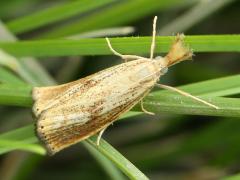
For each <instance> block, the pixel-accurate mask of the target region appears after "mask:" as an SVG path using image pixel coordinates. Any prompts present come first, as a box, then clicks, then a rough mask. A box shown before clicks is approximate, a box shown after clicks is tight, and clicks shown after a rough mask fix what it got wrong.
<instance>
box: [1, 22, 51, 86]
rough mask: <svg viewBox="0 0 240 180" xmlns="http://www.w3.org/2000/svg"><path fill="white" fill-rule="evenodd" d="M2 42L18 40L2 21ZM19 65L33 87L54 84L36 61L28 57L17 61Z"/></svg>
mask: <svg viewBox="0 0 240 180" xmlns="http://www.w3.org/2000/svg"><path fill="white" fill-rule="evenodd" d="M0 31H1V33H0V40H1V41H9V42H14V41H17V38H16V37H15V36H14V35H13V34H12V33H11V32H9V31H8V29H7V28H6V27H5V25H4V24H3V23H2V22H1V21H0ZM17 63H18V65H19V68H20V69H19V72H20V73H21V75H22V76H24V77H25V80H27V81H28V82H29V83H31V84H33V85H42V84H45V85H50V84H53V82H54V81H53V79H52V77H51V76H50V75H49V74H48V73H47V72H46V71H45V70H44V69H43V68H42V66H41V65H40V64H39V63H38V62H37V61H36V59H34V58H31V57H28V58H22V59H17Z"/></svg>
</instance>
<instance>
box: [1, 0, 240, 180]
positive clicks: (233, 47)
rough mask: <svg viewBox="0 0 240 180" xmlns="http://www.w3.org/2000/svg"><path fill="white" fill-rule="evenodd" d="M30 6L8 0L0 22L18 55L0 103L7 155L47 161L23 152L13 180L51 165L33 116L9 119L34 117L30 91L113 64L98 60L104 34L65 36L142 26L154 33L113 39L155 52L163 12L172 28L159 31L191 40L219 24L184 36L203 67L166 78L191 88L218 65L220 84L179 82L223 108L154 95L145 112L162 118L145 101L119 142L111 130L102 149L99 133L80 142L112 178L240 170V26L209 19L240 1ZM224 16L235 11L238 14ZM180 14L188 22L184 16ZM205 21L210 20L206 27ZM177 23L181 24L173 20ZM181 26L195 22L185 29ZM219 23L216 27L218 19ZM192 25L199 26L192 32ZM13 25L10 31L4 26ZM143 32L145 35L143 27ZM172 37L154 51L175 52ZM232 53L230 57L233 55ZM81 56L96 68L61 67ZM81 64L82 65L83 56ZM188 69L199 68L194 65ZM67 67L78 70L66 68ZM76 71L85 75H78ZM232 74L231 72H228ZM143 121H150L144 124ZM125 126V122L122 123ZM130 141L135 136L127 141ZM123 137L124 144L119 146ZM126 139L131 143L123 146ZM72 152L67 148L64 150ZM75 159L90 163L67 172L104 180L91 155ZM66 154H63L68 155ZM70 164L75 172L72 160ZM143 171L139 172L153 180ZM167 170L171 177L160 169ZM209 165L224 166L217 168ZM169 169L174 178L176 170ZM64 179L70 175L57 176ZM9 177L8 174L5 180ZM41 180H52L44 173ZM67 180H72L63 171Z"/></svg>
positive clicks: (5, 72) (104, 49)
mask: <svg viewBox="0 0 240 180" xmlns="http://www.w3.org/2000/svg"><path fill="white" fill-rule="evenodd" d="M22 3H23V5H24V7H23V6H19V2H18V1H17V0H13V1H12V2H11V3H10V2H9V3H7V2H4V3H3V2H1V3H0V5H1V6H0V10H1V9H2V11H1V13H0V15H1V17H4V18H5V19H4V18H3V22H4V23H3V24H0V30H1V32H3V33H2V34H0V38H4V39H5V41H1V42H0V49H1V50H4V51H5V52H7V53H9V55H11V56H12V57H14V58H15V57H16V58H15V59H14V60H15V63H16V64H15V65H16V67H17V68H11V67H12V66H10V65H11V62H10V60H9V62H8V60H6V62H7V63H5V62H4V64H3V63H2V64H1V65H2V66H1V67H0V104H1V105H2V107H1V109H0V112H1V115H2V119H3V120H2V119H1V120H2V122H1V128H2V129H3V130H4V131H5V132H2V133H1V134H0V154H1V155H2V156H6V157H11V153H10V152H12V151H14V150H20V151H23V152H29V153H35V154H38V155H39V157H40V158H37V160H36V158H33V157H32V156H30V155H29V154H28V156H21V155H19V156H17V158H16V159H14V160H13V164H17V163H16V162H20V163H19V164H20V165H19V166H18V167H17V166H15V167H13V169H14V168H15V169H14V170H12V171H8V172H7V173H5V174H6V175H5V176H6V177H9V176H11V177H16V179H19V177H21V178H22V179H24V178H25V179H26V178H28V179H30V178H31V177H30V175H31V172H33V169H34V168H39V166H38V163H36V162H40V160H43V157H44V155H46V151H45V149H44V148H43V146H42V145H41V143H39V141H38V139H37V137H36V136H35V132H34V129H35V128H34V123H33V122H34V120H32V119H31V120H30V121H28V122H26V123H23V124H25V126H24V125H23V126H22V127H20V128H19V126H18V125H17V124H18V122H21V121H23V120H24V117H25V116H23V117H22V116H18V117H17V121H16V120H15V119H14V118H12V117H11V114H14V113H12V112H15V111H16V109H17V110H18V109H20V108H21V107H23V109H24V110H26V109H27V110H28V112H27V113H26V112H25V111H24V110H22V109H21V110H20V111H22V114H24V115H26V114H27V115H29V114H30V111H31V106H32V98H31V90H32V87H33V86H47V85H54V84H57V83H56V81H55V80H54V78H55V77H58V79H60V80H61V79H64V78H63V76H64V75H62V72H66V71H68V72H67V74H68V75H69V76H70V77H71V78H72V79H76V76H77V77H79V76H85V75H86V74H89V72H94V71H95V68H96V69H102V68H103V64H105V65H106V66H109V62H108V61H104V60H102V59H101V58H99V57H98V56H95V55H112V53H111V51H110V50H109V48H108V46H107V43H106V41H105V39H104V38H91V39H78V40H75V39H74V40H69V39H66V37H68V36H73V35H76V34H79V33H83V32H90V31H92V30H99V29H101V28H108V27H113V26H122V25H129V24H131V25H132V24H134V25H136V23H137V25H138V26H139V27H141V28H142V27H144V26H145V25H146V24H147V26H146V29H145V30H144V31H145V32H149V33H148V34H149V36H145V37H144V36H141V37H114V38H110V40H111V43H112V46H113V47H114V49H116V50H117V51H119V52H121V53H122V54H138V55H142V54H145V55H146V54H147V56H148V54H149V49H150V43H151V36H150V34H151V26H149V25H150V24H151V23H150V22H149V21H151V19H152V18H151V17H152V16H153V15H155V14H156V15H157V14H159V19H160V27H161V26H163V25H166V28H164V29H162V31H159V32H160V33H161V34H163V32H164V31H166V29H167V31H170V30H173V31H175V32H177V31H178V29H180V30H189V33H187V34H200V33H199V32H202V31H204V30H205V29H207V28H211V25H212V26H214V28H213V30H212V32H211V31H209V32H208V31H206V35H186V38H185V42H186V44H187V45H188V46H190V47H191V48H192V49H193V51H194V53H195V54H196V60H195V61H194V63H198V66H197V68H196V69H195V70H194V69H187V68H185V69H184V66H185V65H186V63H187V62H185V63H181V64H179V65H177V67H176V68H175V67H173V69H175V70H176V69H178V68H180V69H181V68H182V69H183V71H182V72H181V73H178V72H176V71H175V72H176V74H173V73H174V71H170V72H169V73H168V74H169V75H170V76H168V74H167V75H166V77H167V78H168V80H169V82H171V80H172V81H176V84H182V83H181V81H180V82H178V81H179V79H180V80H181V79H183V77H187V78H186V79H184V80H185V82H191V80H192V79H193V80H194V78H195V77H197V76H198V77H199V76H200V78H201V75H204V77H206V78H207V79H209V78H208V77H213V76H212V74H211V73H209V72H211V71H212V70H213V68H215V70H216V69H218V71H216V77H215V78H213V79H211V80H206V79H204V78H202V79H201V80H202V81H201V82H193V83H188V84H186V85H184V86H179V89H181V90H184V91H186V92H189V93H191V94H193V95H197V96H199V97H201V98H202V99H205V100H206V101H208V102H211V103H212V104H215V105H217V106H218V107H219V109H214V108H211V107H208V106H206V105H204V104H201V103H199V102H195V101H194V100H192V99H190V98H188V97H184V96H180V95H178V94H176V93H174V92H169V91H166V90H159V89H156V90H155V91H153V92H152V93H150V94H149V96H147V97H146V98H145V99H144V107H145V108H146V109H147V110H148V111H151V112H154V113H156V114H157V115H156V116H154V117H153V116H147V117H143V116H139V115H142V114H143V113H142V112H141V110H140V107H139V105H138V106H136V107H134V108H133V109H132V111H130V112H128V113H126V114H125V115H123V116H122V117H121V118H120V119H125V120H124V121H119V122H117V123H115V124H116V126H114V128H115V129H116V132H118V129H120V130H121V131H119V132H121V133H119V132H118V133H116V135H115V138H114V131H115V129H113V130H112V131H111V132H109V133H110V134H109V136H108V132H107V133H106V134H107V137H108V141H109V142H111V143H108V142H107V141H106V140H103V139H102V140H101V143H100V146H97V145H96V136H93V137H90V138H89V139H87V140H85V141H83V142H81V144H83V146H84V147H85V148H86V149H87V150H88V152H89V153H90V155H91V156H92V157H93V158H94V159H96V161H97V162H98V163H99V165H100V166H101V167H102V169H103V170H104V171H105V172H106V174H107V175H108V176H109V177H110V178H111V179H126V177H127V178H130V179H148V177H150V178H151V179H153V178H155V179H161V178H162V179H165V178H166V176H164V175H161V174H164V173H166V174H167V175H169V176H171V177H173V179H176V178H178V179H179V178H180V179H181V178H182V179H184V178H185V177H187V176H188V175H189V174H188V173H187V172H186V170H184V168H181V171H183V173H181V174H180V175H179V173H178V172H179V169H178V171H175V169H174V168H176V167H189V166H191V165H193V166H194V168H195V169H193V172H195V171H194V170H196V169H197V170H198V169H200V170H202V171H203V172H202V171H201V173H200V172H199V175H198V177H202V176H203V175H208V174H214V172H216V174H217V175H216V177H218V178H219V177H223V176H227V175H228V173H229V172H228V171H227V169H231V168H235V169H236V164H237V163H238V161H239V160H240V158H238V155H239V152H240V146H239V145H238V144H239V137H240V133H239V127H240V121H239V117H240V100H239V98H238V95H239V94H240V75H237V74H236V73H235V72H236V70H235V69H239V68H235V67H239V65H240V64H239V63H238V61H237V60H236V59H237V58H238V57H237V56H238V53H239V51H240V35H239V34H234V35H232V33H231V31H228V30H229V29H230V28H229V29H228V24H231V23H233V24H234V25H235V24H237V23H236V22H235V23H234V20H233V22H231V21H229V20H230V19H231V17H233V19H234V17H236V15H234V14H230V15H229V16H228V18H225V13H219V14H216V15H215V16H213V18H216V19H217V20H218V19H220V22H221V23H220V25H218V24H217V25H216V24H214V23H215V19H214V21H211V19H204V18H207V17H210V16H211V14H213V13H216V12H217V11H219V9H220V8H222V9H223V10H224V9H227V8H228V6H230V7H231V8H232V9H231V12H238V10H239V9H237V7H238V5H239V3H236V6H234V4H231V3H235V2H234V1H233V0H231V1H226V0H221V2H218V3H215V2H211V1H197V0H194V1H190V0H184V1H177V0H169V1H158V0H131V1H114V0H103V1H98V0H92V1H89V0H83V1H81V0H76V1H61V3H59V2H57V1H54V2H53V4H48V3H49V2H48V1H44V2H42V1H39V0H35V1H29V0H24V1H22ZM44 3H46V4H45V7H46V8H42V6H41V7H40V8H39V9H37V10H36V7H38V5H43V4H44ZM27 5H28V6H27ZM231 5H232V6H231ZM17 6H18V7H19V11H16V12H15V11H13V12H7V10H6V9H11V8H12V9H15V10H16V7H17ZM4 7H5V9H4ZM234 8H235V9H234ZM199 9H201V11H199ZM226 11H227V12H229V11H230V10H226ZM23 12H24V13H23ZM179 13H180V14H181V16H178V14H179ZM22 14H24V15H22ZM17 16H19V17H17ZM12 17H14V18H12ZM200 17H201V20H202V21H203V24H200V25H198V24H199V23H200V19H199V18H200ZM11 18H12V19H11ZM172 19H174V20H173V21H172ZM226 19H227V21H226ZM183 20H185V21H187V22H186V23H185V22H184V23H183ZM204 20H206V21H207V22H208V21H211V23H207V24H204ZM217 20H216V22H218V21H219V20H218V21H217ZM194 24H195V25H196V26H194V27H193V29H189V28H190V27H191V26H193V25H194ZM225 24H226V25H225ZM215 25H216V28H215ZM6 27H7V28H8V30H9V31H7V30H6V29H5V28H6ZM173 27H174V28H173ZM141 28H139V29H140V30H141ZM194 28H195V29H194ZM225 28H226V29H227V30H226V31H225V32H227V33H222V34H220V33H218V32H219V31H217V30H219V29H220V30H222V29H225ZM163 30H164V31H163ZM223 32H224V31H223ZM11 33H12V34H11ZM138 33H139V32H137V35H138ZM171 33H172V32H169V33H168V34H171ZM14 34H17V35H21V36H20V37H21V40H20V41H17V39H16V38H15V37H14ZM139 34H141V33H139ZM202 34H203V33H202ZM210 34H219V35H210ZM34 39H37V40H34ZM13 40H14V41H13ZM172 41H173V37H172V36H159V37H157V47H156V53H155V54H156V55H157V54H159V53H166V52H168V50H169V47H170V44H171V42H172ZM200 52H201V53H204V55H201V54H200ZM226 54H227V55H226ZM229 54H230V55H232V56H228V55H229ZM79 55H82V56H85V55H88V56H89V55H91V56H92V57H90V58H89V57H87V58H86V60H87V62H88V63H89V65H90V66H88V63H84V62H83V61H79V62H81V63H79V64H80V66H79V69H80V70H79V69H78V68H76V67H74V68H73V66H68V63H69V64H70V63H71V62H72V60H71V59H70V58H69V57H64V60H65V63H64V64H63V63H62V61H60V59H61V58H62V57H61V58H60V56H71V58H75V57H76V56H79ZM93 55H94V56H93ZM30 56H31V57H30ZM26 57H28V58H26ZM29 57H30V58H29ZM33 57H34V58H35V57H41V59H34V58H33ZM49 57H51V58H49ZM53 57H54V58H55V59H56V60H55V61H54V60H53V61H52V59H53ZM199 57H200V58H199ZM225 57H227V58H225ZM1 58H3V57H1ZM93 58H94V61H93V60H92V59H93ZM114 58H117V57H114ZM104 59H108V57H107V56H105V57H104ZM194 59H195V57H194ZM74 60H75V61H77V59H74ZM98 60H99V61H98ZM235 60H236V61H235ZM39 62H40V63H39ZM42 62H43V63H42ZM98 62H99V64H98ZM8 63H9V64H8ZM188 63H189V64H191V62H188ZM192 64H193V63H192ZM190 66H191V65H189V66H188V67H190ZM9 67H10V68H9ZM67 67H68V68H69V67H71V68H70V69H68V68H67ZM104 67H105V66H104ZM75 69H77V70H78V72H73V71H74V70H75ZM48 71H49V72H51V74H52V76H53V77H52V76H51V75H49V74H48V73H47V72H48ZM80 71H81V72H80ZM196 72H200V75H198V74H196ZM76 74H77V75H76ZM226 74H228V75H229V74H231V75H230V76H227V75H226ZM232 74H236V75H232ZM222 76H223V77H222ZM59 77H60V78H59ZM219 77H221V78H219ZM9 106H11V107H9ZM13 106H16V107H13ZM170 114H171V116H170ZM185 115H204V116H207V117H205V118H206V119H207V121H204V123H202V122H198V119H197V118H196V117H199V118H200V117H202V116H185ZM144 118H145V119H146V118H147V119H148V120H145V119H144ZM154 118H159V119H163V121H159V120H157V121H154V122H153V121H152V119H154ZM129 119H138V120H139V122H134V123H130V122H129ZM141 119H142V120H141ZM11 122H12V124H11ZM29 122H30V123H29ZM123 123H124V125H126V126H124V127H122V126H121V124H123ZM138 123H144V125H143V127H141V125H138ZM151 123H152V124H151ZM27 124H28V125H27ZM118 124H120V126H119V127H118ZM132 124H134V126H133V125H132ZM188 124H190V125H188ZM9 127H12V128H9ZM156 127H157V128H156ZM160 127H161V128H160ZM9 129H10V130H9ZM159 129H161V131H159ZM134 135H135V136H138V135H139V138H138V139H137V140H136V139H134V137H135V136H134ZM126 136H127V138H125V139H124V137H126ZM119 137H120V138H122V139H121V141H120V142H119ZM111 138H112V139H111ZM121 142H124V143H123V144H121ZM111 144H114V145H113V146H114V147H116V149H119V151H120V152H123V153H124V155H122V154H121V153H120V152H118V151H117V150H116V149H115V148H114V147H113V146H112V145H111ZM115 144H116V145H115ZM67 153H68V151H66V154H67ZM63 154H64V153H63ZM77 154H78V155H79V157H77V158H74V159H77V161H75V164H79V162H81V163H82V164H84V167H82V166H81V167H80V166H79V167H77V170H75V171H74V170H73V171H69V170H66V171H64V173H67V172H68V171H69V172H70V175H71V177H72V179H74V178H76V177H77V179H79V178H82V179H91V178H90V177H94V178H102V179H104V177H100V176H98V173H99V172H98V170H96V169H95V170H94V169H93V168H92V165H93V163H92V162H88V159H86V157H85V156H86V154H84V153H83V152H82V151H77ZM59 156H61V153H60V154H59ZM206 157H208V158H206ZM56 158H57V157H56ZM185 158H186V159H185ZM6 159H8V158H6ZM9 159H10V158H9ZM129 160H130V161H131V162H130V161H129ZM23 162H25V163H23ZM132 162H133V163H132ZM193 162H194V163H193ZM200 162H201V163H202V164H201V163H200ZM29 164H30V165H31V167H30V166H29ZM70 166H71V167H73V166H72V163H71V165H70ZM88 166H89V167H88ZM19 167H20V168H19ZM137 167H140V169H141V170H142V171H143V172H146V174H147V175H146V174H145V173H143V172H142V171H140V170H139V169H138V168H137ZM159 167H160V171H161V172H163V173H161V172H157V170H159ZM161 167H163V168H161ZM173 167H174V168H173ZM201 167H209V168H210V173H209V171H208V170H206V169H207V168H206V169H201ZM164 168H169V169H168V170H170V171H164ZM211 168H215V169H217V170H216V171H214V170H213V169H211ZM56 169H58V167H57V168H56ZM79 169H81V174H78V173H77V172H78V171H79ZM119 170H120V171H119ZM153 170H155V171H156V172H154V171H153ZM0 171H1V170H0ZM22 171H23V172H22ZM167 172H173V173H170V174H168V173H167ZM220 172H224V173H220ZM74 173H76V175H75V174H74ZM84 173H85V174H86V175H84ZM184 173H186V174H184ZM57 174H59V176H62V174H60V172H59V170H58V173H57ZM184 175H186V176H184ZM27 176H28V177H27ZM6 177H4V176H3V177H1V178H3V179H7V178H6ZM47 177H48V176H47ZM49 177H51V174H49ZM65 177H69V174H65ZM238 177H239V176H238V175H236V176H232V177H231V176H230V177H226V178H225V179H237V178H238ZM41 178H44V176H43V177H41ZM62 178H64V175H63V176H62Z"/></svg>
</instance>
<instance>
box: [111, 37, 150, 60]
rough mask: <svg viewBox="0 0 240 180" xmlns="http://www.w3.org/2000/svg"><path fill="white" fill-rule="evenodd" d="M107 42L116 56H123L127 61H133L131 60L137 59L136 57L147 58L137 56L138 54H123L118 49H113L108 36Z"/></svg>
mask: <svg viewBox="0 0 240 180" xmlns="http://www.w3.org/2000/svg"><path fill="white" fill-rule="evenodd" d="M106 41H107V44H108V47H109V49H110V50H111V51H112V53H113V54H115V55H116V56H119V57H121V58H122V59H123V60H124V61H125V62H127V61H131V60H136V59H146V58H145V57H141V56H136V55H123V54H120V53H119V52H117V51H116V50H114V49H113V47H112V45H111V43H110V40H109V39H108V38H106Z"/></svg>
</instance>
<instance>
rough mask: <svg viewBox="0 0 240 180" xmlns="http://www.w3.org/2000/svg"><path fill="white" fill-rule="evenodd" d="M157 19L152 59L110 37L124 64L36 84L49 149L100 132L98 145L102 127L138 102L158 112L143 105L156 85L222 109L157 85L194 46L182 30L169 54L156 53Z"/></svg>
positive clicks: (39, 128)
mask: <svg viewBox="0 0 240 180" xmlns="http://www.w3.org/2000/svg"><path fill="white" fill-rule="evenodd" d="M156 20H157V17H155V18H154V23H153V38H152V45H151V52H150V58H145V57H141V56H136V55H122V54H120V53H118V52H116V51H115V50H114V49H113V48H112V46H111V44H110V41H109V39H107V38H106V40H107V44H108V46H109V48H110V50H111V51H112V52H113V53H114V54H115V55H117V56H120V57H121V58H122V59H124V60H125V61H126V62H125V63H122V64H120V65H116V66H113V67H111V68H108V69H105V70H103V71H100V72H98V73H95V74H93V75H90V76H87V77H85V78H82V79H79V80H77V81H74V82H70V83H67V84H63V85H58V86H51V87H34V88H33V91H32V97H33V100H34V106H33V113H34V115H35V117H36V119H37V122H36V132H37V135H38V137H39V139H40V140H41V141H42V142H43V143H44V145H45V147H46V149H47V151H48V153H49V154H54V153H56V152H58V151H60V150H62V149H64V148H66V147H68V146H70V145H72V144H75V143H77V142H79V141H82V140H84V139H86V138H88V137H90V136H92V135H94V134H96V133H98V132H100V133H99V138H98V142H97V144H99V141H100V137H101V135H102V133H103V131H104V130H105V129H106V128H107V127H108V126H109V125H110V124H112V123H113V122H114V121H115V120H116V119H117V118H118V117H119V116H120V115H122V114H123V113H125V112H127V111H129V110H130V109H131V108H132V107H133V106H134V105H136V104H137V103H139V102H141V107H142V110H143V111H144V112H146V113H149V114H153V113H151V112H148V111H146V110H145V109H144V108H143V105H142V99H143V98H144V97H145V96H146V95H147V94H148V93H149V92H150V90H151V89H152V88H153V87H154V86H155V85H157V86H160V87H162V88H164V89H169V90H174V91H176V92H178V93H180V94H183V95H185V96H188V97H191V98H193V99H195V100H197V101H200V102H202V103H204V104H206V105H208V106H212V107H214V108H218V107H217V106H215V105H212V104H210V103H208V102H206V101H203V100H201V99H199V98H197V97H194V96H192V95H190V94H188V93H186V92H182V91H180V90H178V89H175V88H173V87H169V86H166V85H162V84H157V81H158V80H159V78H160V76H161V75H163V74H164V73H165V72H166V71H167V68H168V67H169V66H171V65H173V64H176V63H178V62H180V61H183V60H186V59H190V58H191V57H192V51H191V50H190V49H189V48H188V47H186V46H185V45H184V43H183V38H184V36H183V35H179V34H178V35H177V37H176V39H175V41H174V42H173V44H172V47H171V49H170V51H169V53H168V54H167V55H166V56H165V57H156V58H153V53H154V49H155V37H156Z"/></svg>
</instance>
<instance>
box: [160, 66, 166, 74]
mask: <svg viewBox="0 0 240 180" xmlns="http://www.w3.org/2000/svg"><path fill="white" fill-rule="evenodd" d="M167 71H168V68H167V67H166V68H162V69H161V70H160V73H161V74H165V73H167Z"/></svg>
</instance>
